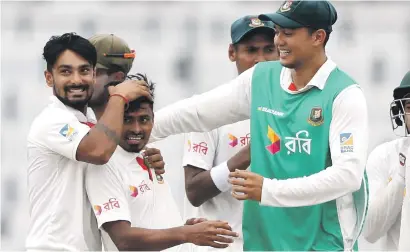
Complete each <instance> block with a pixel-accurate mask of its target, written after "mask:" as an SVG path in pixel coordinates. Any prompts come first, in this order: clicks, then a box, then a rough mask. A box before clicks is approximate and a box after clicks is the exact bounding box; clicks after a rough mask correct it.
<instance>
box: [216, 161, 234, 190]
mask: <svg viewBox="0 0 410 252" xmlns="http://www.w3.org/2000/svg"><path fill="white" fill-rule="evenodd" d="M230 172H231V171H230V170H229V168H228V163H227V162H223V163H222V164H220V165H217V166H215V167H213V168H212V169H211V178H212V181H213V182H214V184H215V186H216V188H218V189H219V191H221V192H226V191H228V190H229V189H231V188H232V186H231V184H229V182H228V179H229V173H230Z"/></svg>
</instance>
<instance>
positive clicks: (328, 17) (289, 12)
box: [259, 0, 337, 32]
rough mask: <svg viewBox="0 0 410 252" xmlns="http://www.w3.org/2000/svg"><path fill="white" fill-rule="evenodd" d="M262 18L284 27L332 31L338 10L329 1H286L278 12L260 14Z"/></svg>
mask: <svg viewBox="0 0 410 252" xmlns="http://www.w3.org/2000/svg"><path fill="white" fill-rule="evenodd" d="M259 18H260V19H262V20H271V21H272V22H274V23H275V24H277V25H278V26H280V27H282V28H290V29H296V28H302V27H311V28H314V29H324V30H326V31H328V32H331V31H332V25H333V24H334V23H336V20H337V12H336V9H335V7H334V6H333V5H332V4H331V3H330V2H329V1H309V0H302V1H285V2H284V3H283V4H282V5H281V7H280V8H279V10H277V11H276V13H270V14H263V15H259Z"/></svg>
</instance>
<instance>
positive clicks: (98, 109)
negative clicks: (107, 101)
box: [92, 105, 106, 121]
mask: <svg viewBox="0 0 410 252" xmlns="http://www.w3.org/2000/svg"><path fill="white" fill-rule="evenodd" d="M105 106H106V105H102V106H98V107H93V108H92V109H93V111H94V114H95V117H96V118H97V121H99V120H100V118H101V116H102V115H103V114H104V110H105Z"/></svg>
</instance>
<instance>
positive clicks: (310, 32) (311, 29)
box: [307, 27, 331, 47]
mask: <svg viewBox="0 0 410 252" xmlns="http://www.w3.org/2000/svg"><path fill="white" fill-rule="evenodd" d="M307 30H308V33H309V35H312V34H313V33H314V32H315V31H317V30H320V29H316V28H312V27H307ZM324 31H325V32H326V38H325V41H324V42H323V47H325V46H326V44H327V41H329V37H330V33H331V32H330V31H328V30H326V29H324Z"/></svg>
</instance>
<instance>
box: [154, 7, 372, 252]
mask: <svg viewBox="0 0 410 252" xmlns="http://www.w3.org/2000/svg"><path fill="white" fill-rule="evenodd" d="M259 18H260V19H263V20H271V21H273V22H274V23H275V30H276V35H275V45H276V46H277V47H278V49H279V53H280V60H279V62H273V61H271V62H260V63H258V64H257V65H255V66H254V67H253V68H250V69H249V70H247V71H245V72H243V73H242V74H241V75H239V76H238V77H237V78H235V79H234V80H232V81H230V82H229V83H226V84H225V85H221V86H219V87H217V88H215V89H213V90H211V91H209V92H206V93H204V94H201V95H196V96H194V97H191V98H188V99H185V100H182V101H179V102H177V103H175V104H172V105H170V106H167V107H165V108H163V109H161V110H159V111H158V112H156V113H155V120H156V121H155V122H156V124H155V127H154V130H153V133H152V135H151V141H156V140H159V139H163V138H165V137H167V136H169V135H173V134H179V133H184V132H195V131H209V130H212V129H214V128H217V127H220V126H222V125H225V124H230V123H234V122H237V121H241V120H245V119H249V118H250V119H251V120H250V121H251V160H252V162H251V168H250V170H251V171H252V172H251V171H236V172H233V173H231V174H230V173H229V165H230V164H229V163H227V164H226V167H223V166H218V168H217V169H219V170H220V171H218V172H215V173H217V174H218V176H220V180H219V181H220V183H222V182H224V181H225V183H231V184H232V192H233V193H232V195H233V197H235V198H237V199H238V200H246V201H245V204H244V212H243V238H244V250H246V251H263V250H265V251H266V250H269V251H271V250H275V251H276V250H293V251H295V250H297V251H307V250H309V251H312V250H327V251H329V250H353V249H357V238H358V236H359V235H360V232H361V229H362V226H363V222H364V218H365V215H366V210H367V186H366V181H365V176H364V168H365V163H366V158H367V145H368V122H367V105H366V100H365V97H364V94H363V92H362V90H361V89H360V87H359V86H358V85H357V83H356V82H355V81H354V80H353V79H352V78H351V77H350V76H349V75H347V74H346V73H345V72H343V71H342V70H341V69H339V68H338V67H337V66H336V64H335V63H334V62H333V61H332V60H331V59H329V58H328V57H327V56H326V53H325V45H326V43H327V41H328V39H329V35H330V33H331V32H332V26H333V24H334V23H335V22H336V20H337V13H336V9H335V8H334V7H333V5H332V4H331V3H329V2H328V1H286V2H285V3H283V4H282V5H281V7H280V8H279V10H278V11H277V12H276V13H273V14H266V15H261V16H260V17H259Z"/></svg>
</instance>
